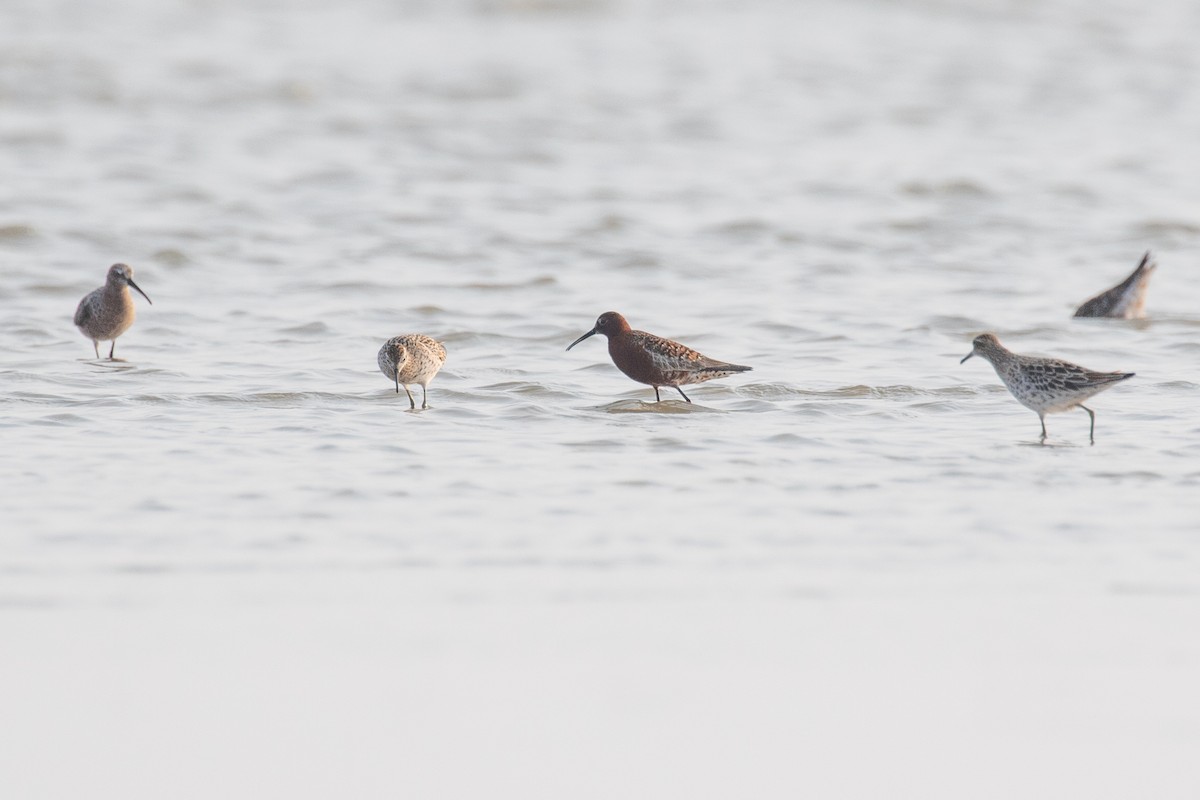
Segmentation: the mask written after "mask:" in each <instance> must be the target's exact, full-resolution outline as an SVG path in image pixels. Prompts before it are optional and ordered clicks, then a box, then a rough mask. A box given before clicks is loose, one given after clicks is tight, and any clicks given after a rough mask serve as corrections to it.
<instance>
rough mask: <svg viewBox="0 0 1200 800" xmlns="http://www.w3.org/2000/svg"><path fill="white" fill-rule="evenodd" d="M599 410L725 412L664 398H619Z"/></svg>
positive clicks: (627, 412)
mask: <svg viewBox="0 0 1200 800" xmlns="http://www.w3.org/2000/svg"><path fill="white" fill-rule="evenodd" d="M597 410H598V411H604V412H606V413H609V414H706V413H713V414H723V413H725V412H724V411H722V410H721V409H718V408H708V407H706V406H701V405H697V404H696V403H687V402H684V401H683V400H662V401H656V402H649V401H646V400H618V401H616V402H615V403H609V404H608V405H604V406H600V407H599V408H598V409H597Z"/></svg>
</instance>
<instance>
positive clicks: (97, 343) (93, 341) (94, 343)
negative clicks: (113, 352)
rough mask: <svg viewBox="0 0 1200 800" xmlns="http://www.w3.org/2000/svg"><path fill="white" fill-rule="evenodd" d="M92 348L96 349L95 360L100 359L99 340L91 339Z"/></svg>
mask: <svg viewBox="0 0 1200 800" xmlns="http://www.w3.org/2000/svg"><path fill="white" fill-rule="evenodd" d="M92 349H94V350H95V351H96V360H97V361H99V360H100V340H99V339H92Z"/></svg>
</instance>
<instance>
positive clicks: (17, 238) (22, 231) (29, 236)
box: [0, 223, 40, 244]
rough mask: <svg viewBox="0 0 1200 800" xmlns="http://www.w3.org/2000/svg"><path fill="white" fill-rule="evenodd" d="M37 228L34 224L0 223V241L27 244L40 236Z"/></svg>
mask: <svg viewBox="0 0 1200 800" xmlns="http://www.w3.org/2000/svg"><path fill="white" fill-rule="evenodd" d="M39 236H40V234H39V233H38V230H37V228H35V227H33V226H32V225H24V224H20V223H17V224H14V225H0V242H4V243H12V244H26V243H28V242H31V241H33V240H34V239H37V238H39Z"/></svg>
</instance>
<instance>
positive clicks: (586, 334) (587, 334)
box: [567, 328, 599, 350]
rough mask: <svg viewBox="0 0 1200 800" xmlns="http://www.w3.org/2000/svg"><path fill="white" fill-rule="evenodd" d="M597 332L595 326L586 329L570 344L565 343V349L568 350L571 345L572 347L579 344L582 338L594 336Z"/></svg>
mask: <svg viewBox="0 0 1200 800" xmlns="http://www.w3.org/2000/svg"><path fill="white" fill-rule="evenodd" d="M597 333H599V331H597V330H596V329H595V328H592V329H591V330H590V331H588V332H587V333H585V334H584V335H583V336H580V337H579V338H578V339H576V340H575V341H573V342H571V344H569V345H567V349H568V350H570V349H571V348H572V347H574V346H575V345H577V344H579V343H580V342H582V341H583V340H584V339H586V338H588V337H589V336H595V335H596V334H597Z"/></svg>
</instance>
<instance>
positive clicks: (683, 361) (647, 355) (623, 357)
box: [567, 311, 751, 403]
mask: <svg viewBox="0 0 1200 800" xmlns="http://www.w3.org/2000/svg"><path fill="white" fill-rule="evenodd" d="M597 333H602V334H604V335H605V336H607V337H608V354H609V356H611V357H612V360H613V363H614V364H616V365H617V369H619V370H621V372H624V373H625V374H626V375H628V376H629V377H630V378H633V379H634V380H635V381H637V382H638V383H645V384H647V385H649V386H653V387H654V399H655V400H661V399H662V398H661V397H660V396H659V394H658V389H659V387H660V386H670V387H671V388H673V389H674V390H675V391H677V392H679V394H680V396H681V397H683V399H684V400H687V402H689V403H690V402H692V401H691V398H689V397H688V396H687V395H686V394H684V393H683V389H681V388H679V387H680V386H685V385H687V384H691V383H703V382H705V381H710V380H712V379H713V378H724V377H726V376H728V375H733V374H734V373H735V372H749V371H750V369H751V368H750V367H743V366H740V365H738V364H728V363H726V362H724V361H717V360H716V359H714V358H709V357H708V356H705V355H701V354H700V353H697V352H696V351H695V350H692V349H691V348H688V347H684V346H683V345H681V344H680V343H679V342H673V341H671V340H670V339H664V338H662V337H661V336H655V335H654V334H652V333H646V332H645V331H635V330H632V329H631V328H630V327H629V323H628V322H626V321H625V318H624V317H622V316H621V315H620V314H618V313H617V312H615V311H606V312H605V313H603V314H601V315H600V318H599V319H597V320H596V326H595V327H594V328H592V329H591V330H590V331H588V332H587V333H585V334H584V335H583V336H580V337H579V338H578V339H576V340H575V341H573V342H571V344H570V346H569V347H567V349H568V350H570V349H571V348H572V347H574V346H575V345H577V344H579V343H580V342H582V341H583V340H584V339H586V338H588V337H589V336H594V335H596V334H597Z"/></svg>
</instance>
